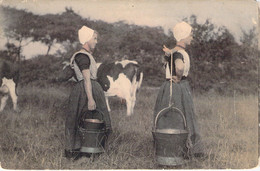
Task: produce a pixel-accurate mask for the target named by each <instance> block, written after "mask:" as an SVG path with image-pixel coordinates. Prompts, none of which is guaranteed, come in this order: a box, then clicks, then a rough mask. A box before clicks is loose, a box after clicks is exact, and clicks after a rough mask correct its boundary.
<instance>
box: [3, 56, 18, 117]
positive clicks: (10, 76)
mask: <svg viewBox="0 0 260 171" xmlns="http://www.w3.org/2000/svg"><path fill="white" fill-rule="evenodd" d="M18 80H19V69H18V67H17V66H16V65H15V64H14V63H11V62H9V61H5V60H0V85H1V87H0V95H1V105H0V112H2V111H3V110H4V108H5V106H6V102H7V100H8V98H9V95H10V97H11V99H12V102H13V109H14V110H15V111H18V108H17V99H18V96H17V93H16V88H17V84H18Z"/></svg>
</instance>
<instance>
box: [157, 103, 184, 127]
mask: <svg viewBox="0 0 260 171" xmlns="http://www.w3.org/2000/svg"><path fill="white" fill-rule="evenodd" d="M169 108H172V109H176V110H177V111H179V113H180V114H181V116H182V119H183V123H184V128H185V129H186V128H187V121H186V119H185V116H184V114H183V112H182V111H181V110H180V109H178V108H176V107H174V106H173V105H171V106H169V107H166V108H164V109H162V110H161V111H160V112H159V113H158V114H157V115H156V117H155V121H154V128H155V129H156V128H157V122H158V118H159V116H160V115H162V112H164V111H165V110H168V109H169Z"/></svg>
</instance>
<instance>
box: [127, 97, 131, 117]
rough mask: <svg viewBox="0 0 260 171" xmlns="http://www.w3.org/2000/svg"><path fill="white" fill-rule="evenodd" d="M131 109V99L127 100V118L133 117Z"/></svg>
mask: <svg viewBox="0 0 260 171" xmlns="http://www.w3.org/2000/svg"><path fill="white" fill-rule="evenodd" d="M131 107H132V99H131V98H126V108H127V112H126V115H127V116H131V115H132V111H131Z"/></svg>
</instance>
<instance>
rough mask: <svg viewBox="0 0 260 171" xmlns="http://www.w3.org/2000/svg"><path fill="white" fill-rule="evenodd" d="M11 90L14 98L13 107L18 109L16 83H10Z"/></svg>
mask: <svg viewBox="0 0 260 171" xmlns="http://www.w3.org/2000/svg"><path fill="white" fill-rule="evenodd" d="M9 92H10V96H11V99H12V102H13V109H14V110H15V111H17V99H18V97H17V94H16V91H15V83H14V84H12V85H10V86H9Z"/></svg>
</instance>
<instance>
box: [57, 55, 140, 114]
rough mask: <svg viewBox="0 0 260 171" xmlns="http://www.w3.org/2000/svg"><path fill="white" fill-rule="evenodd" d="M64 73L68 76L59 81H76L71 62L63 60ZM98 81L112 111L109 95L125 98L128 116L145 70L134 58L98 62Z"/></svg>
mask: <svg viewBox="0 0 260 171" xmlns="http://www.w3.org/2000/svg"><path fill="white" fill-rule="evenodd" d="M63 64H64V67H63V73H65V75H66V77H60V79H59V81H65V80H69V79H70V80H72V81H75V75H74V74H75V73H74V71H73V70H72V69H71V68H70V65H69V62H63ZM97 67H98V72H97V81H98V82H99V84H100V85H101V87H102V88H103V90H104V93H105V97H106V103H107V106H108V110H109V111H111V109H110V106H109V103H108V97H111V96H117V97H119V98H122V99H125V101H126V106H127V116H130V115H132V114H133V110H134V106H135V102H136V93H137V91H138V89H139V88H140V87H141V84H142V80H143V72H142V71H141V69H140V66H139V64H138V63H137V62H136V61H133V60H122V61H116V62H105V63H97Z"/></svg>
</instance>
